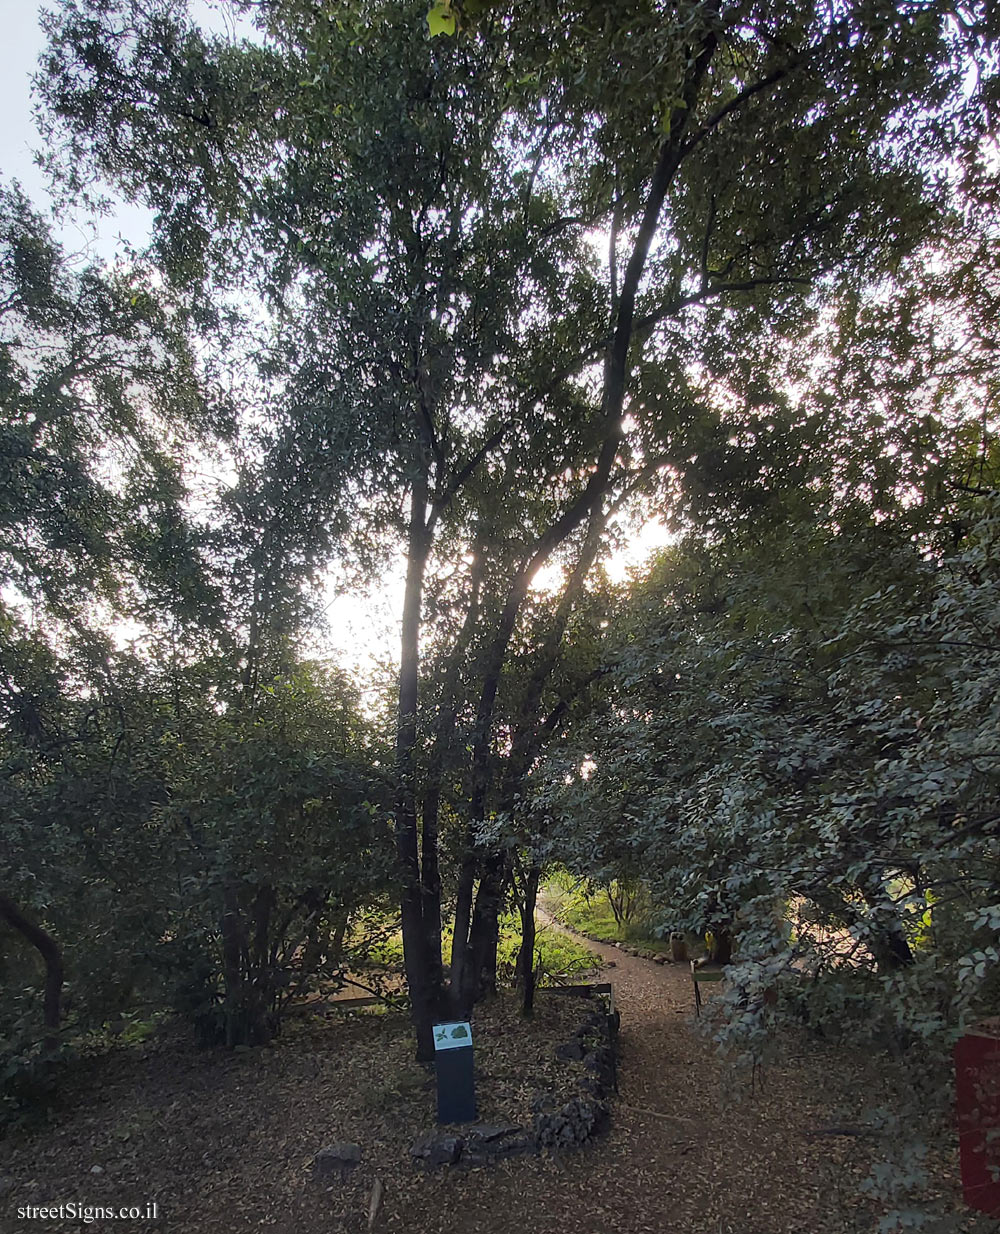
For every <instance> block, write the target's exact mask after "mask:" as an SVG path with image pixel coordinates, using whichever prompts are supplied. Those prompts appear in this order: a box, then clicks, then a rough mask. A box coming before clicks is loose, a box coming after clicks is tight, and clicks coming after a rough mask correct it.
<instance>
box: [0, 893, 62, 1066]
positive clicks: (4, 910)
mask: <svg viewBox="0 0 1000 1234" xmlns="http://www.w3.org/2000/svg"><path fill="white" fill-rule="evenodd" d="M0 917H3V918H4V920H5V921H6V922H7V923H8V925H10V926H11V927H12V928H13V929H15V930H17V932H18V933H19V934H21V935H22V936H23V937H24V938H26V939H27V941H28V942H29V943H30V944H31V945H32V947H34V948H35V950H36V951H37V952H38V953H39V955H40V956H41V957H42V960H43V961H44V963H45V994H44V999H43V1004H42V1015H43V1021H44V1024H45V1040H44V1045H45V1048H46V1049H47V1050H54V1049H55V1048H56V1047H57V1045H58V1044H59V1022H60V1018H61V1009H62V988H63V981H64V972H65V970H64V967H63V958H62V950H61V949H60V947H59V944H58V943H57V942H56V940H55V939H54V938H53V937H52V935H51V934H49V933H48V931H47V930H43V929H42V927H41V926H40V925H36V924H35V923H34V922H33V921H30V920H29V919H28V918H27V917H26V916H25V915H24V913H22V912H21V910H20V909H19V908H18V907H17V905H16V904H15V903H14V902H13V900H9V899H8V898H7V897H6V896H5V895H0Z"/></svg>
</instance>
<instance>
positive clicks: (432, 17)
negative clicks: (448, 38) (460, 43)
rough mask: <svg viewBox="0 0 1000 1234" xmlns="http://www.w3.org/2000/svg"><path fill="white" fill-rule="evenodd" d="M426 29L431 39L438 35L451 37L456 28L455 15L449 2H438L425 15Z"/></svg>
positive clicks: (442, 0) (440, 0) (449, 0)
mask: <svg viewBox="0 0 1000 1234" xmlns="http://www.w3.org/2000/svg"><path fill="white" fill-rule="evenodd" d="M427 28H428V30H429V31H430V36H431V38H432V39H435V38H437V37H438V35H439V34H445V35H452V34H454V33H455V30H456V28H457V22H456V21H455V14H454V13H453V12H452V11H451V0H438V3H437V4H435V5H434V7H433V8H432V9H431V10H430V12H429V13H428V14H427Z"/></svg>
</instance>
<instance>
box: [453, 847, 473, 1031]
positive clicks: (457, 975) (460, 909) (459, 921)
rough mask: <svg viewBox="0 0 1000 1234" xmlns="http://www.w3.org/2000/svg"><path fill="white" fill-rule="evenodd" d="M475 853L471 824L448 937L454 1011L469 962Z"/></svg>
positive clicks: (458, 1002)
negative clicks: (453, 918)
mask: <svg viewBox="0 0 1000 1234" xmlns="http://www.w3.org/2000/svg"><path fill="white" fill-rule="evenodd" d="M476 865H477V863H476V855H475V853H474V851H473V848H472V828H471V827H470V828H468V829H467V834H466V840H465V855H464V856H463V858H462V867H461V869H460V871H459V875H458V897H457V899H456V901H455V933H454V935H453V937H452V940H451V982H450V989H451V1000H452V1003H453V1004H454V1009H455V1014H456V1015H457V1014H458V1011H459V1004H460V1002H461V991H462V990H463V989H464V987H465V969H466V965H467V964H468V962H469V928H470V926H471V924H472V901H473V893H474V891H475V887H476Z"/></svg>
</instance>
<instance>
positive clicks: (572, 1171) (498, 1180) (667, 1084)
mask: <svg viewBox="0 0 1000 1234" xmlns="http://www.w3.org/2000/svg"><path fill="white" fill-rule="evenodd" d="M590 945H591V946H593V949H594V950H595V951H597V952H599V953H600V954H601V955H602V956H603V958H604V959H605V960H606V961H610V962H611V963H612V964H613V965H614V967H612V968H609V969H608V971H607V973H606V976H607V977H608V978H609V979H610V980H611V981H613V983H614V986H615V994H616V1000H617V1004H618V1006H619V1008H620V1010H621V1014H622V1026H621V1051H622V1063H621V1099H620V1102H619V1103H618V1104H617V1105H616V1106H615V1109H614V1113H613V1124H612V1128H611V1130H610V1132H609V1134H608V1135H607V1136H606V1137H605V1138H604V1139H602V1140H600V1141H598V1142H597V1143H596V1144H594V1145H593V1146H591V1147H590V1148H588V1149H586V1150H585V1151H583V1152H580V1153H576V1154H573V1155H571V1156H568V1157H566V1158H565V1159H564V1161H562V1162H542V1163H538V1162H534V1161H527V1162H525V1161H512V1162H509V1163H506V1164H504V1165H501V1166H499V1167H495V1168H493V1169H491V1170H480V1171H475V1172H474V1173H473V1174H471V1175H468V1174H466V1175H462V1174H453V1175H449V1174H448V1173H446V1172H445V1173H442V1174H439V1175H435V1176H431V1177H429V1178H428V1180H427V1186H426V1188H425V1189H424V1190H423V1192H422V1196H421V1199H422V1200H423V1201H424V1203H422V1204H420V1206H419V1211H416V1210H415V1209H414V1207H413V1205H412V1199H413V1197H412V1195H410V1196H409V1197H408V1199H409V1200H410V1201H411V1203H409V1204H408V1207H407V1211H406V1212H402V1211H399V1210H397V1209H395V1207H394V1205H393V1204H392V1198H391V1197H390V1196H387V1197H386V1211H385V1214H384V1218H383V1220H384V1225H382V1228H384V1229H387V1230H393V1231H396V1230H400V1231H402V1230H414V1231H416V1230H419V1231H422V1232H423V1234H430V1232H431V1231H440V1232H441V1234H473V1232H475V1234H527V1232H529V1231H534V1230H539V1231H546V1230H567V1231H580V1232H581V1234H616V1232H622V1234H625V1232H628V1234H647V1232H648V1234H664V1232H666V1231H670V1232H672V1234H785V1232H787V1234H826V1232H828V1231H829V1232H834V1231H836V1232H837V1234H857V1232H860V1231H869V1230H871V1229H872V1228H873V1227H874V1224H875V1218H874V1215H873V1212H872V1210H871V1209H870V1208H867V1207H861V1206H860V1205H859V1201H858V1199H857V1195H856V1186H857V1182H858V1181H859V1179H860V1178H861V1177H863V1176H864V1175H865V1174H866V1173H867V1172H868V1162H867V1161H865V1160H863V1159H862V1157H861V1154H860V1148H859V1145H860V1144H861V1143H863V1142H861V1141H859V1140H858V1139H856V1138H852V1137H841V1136H831V1135H818V1136H817V1135H816V1134H815V1132H816V1131H817V1130H819V1129H821V1128H829V1127H830V1126H831V1125H833V1124H835V1123H837V1122H838V1121H842V1119H843V1113H842V1110H841V1109H840V1108H839V1107H840V1102H841V1099H842V1096H843V1095H844V1093H845V1090H846V1091H847V1093H848V1095H849V1094H850V1080H851V1078H852V1077H851V1076H850V1074H848V1075H847V1076H846V1077H845V1075H844V1069H845V1067H846V1068H847V1070H848V1072H850V1063H849V1061H845V1059H844V1058H843V1057H842V1056H838V1057H837V1058H836V1060H834V1059H833V1058H829V1057H825V1056H824V1052H822V1051H819V1050H814V1049H813V1048H812V1047H810V1046H808V1045H804V1046H803V1051H804V1052H803V1054H802V1055H801V1056H799V1057H797V1058H790V1059H788V1060H786V1061H785V1062H784V1063H783V1064H781V1065H780V1066H778V1065H774V1066H769V1067H767V1068H765V1069H764V1072H763V1076H762V1077H761V1076H760V1073H758V1082H757V1084H756V1085H755V1090H754V1091H753V1092H751V1088H750V1079H749V1074H748V1073H740V1074H738V1075H728V1074H726V1073H724V1072H723V1070H722V1069H721V1068H720V1066H719V1064H718V1063H717V1062H716V1060H715V1058H714V1055H713V1051H712V1047H711V1044H710V1043H709V1042H707V1041H706V1040H705V1039H704V1038H703V1037H702V1036H701V1035H700V1034H699V1033H698V1032H697V1030H696V1029H695V1027H694V1024H693V1011H694V999H693V993H692V986H691V980H690V974H689V972H688V970H687V968H686V966H685V967H681V966H672V965H669V964H667V965H659V964H655V963H653V962H651V961H649V960H643V959H638V958H635V957H632V956H629V955H626V954H625V953H623V952H621V951H619V950H618V949H617V948H614V947H606V946H602V945H600V944H596V943H595V944H590ZM709 997H711V995H709ZM824 1063H828V1064H832V1066H830V1068H829V1074H830V1075H831V1076H832V1075H836V1079H837V1082H836V1088H834V1087H833V1086H830V1087H827V1085H826V1083H825V1079H826V1074H827V1071H828V1069H827V1067H825V1066H824ZM845 1079H846V1080H847V1084H846V1085H845V1083H844V1081H845ZM381 1224H382V1223H380V1225H381Z"/></svg>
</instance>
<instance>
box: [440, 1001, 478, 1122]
mask: <svg viewBox="0 0 1000 1234" xmlns="http://www.w3.org/2000/svg"><path fill="white" fill-rule="evenodd" d="M434 1068H435V1071H436V1072H437V1099H438V1122H439V1123H472V1122H475V1121H476V1085H475V1079H474V1076H473V1069H472V1025H471V1024H469V1023H468V1021H461V1022H459V1023H455V1024H435V1025H434Z"/></svg>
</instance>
